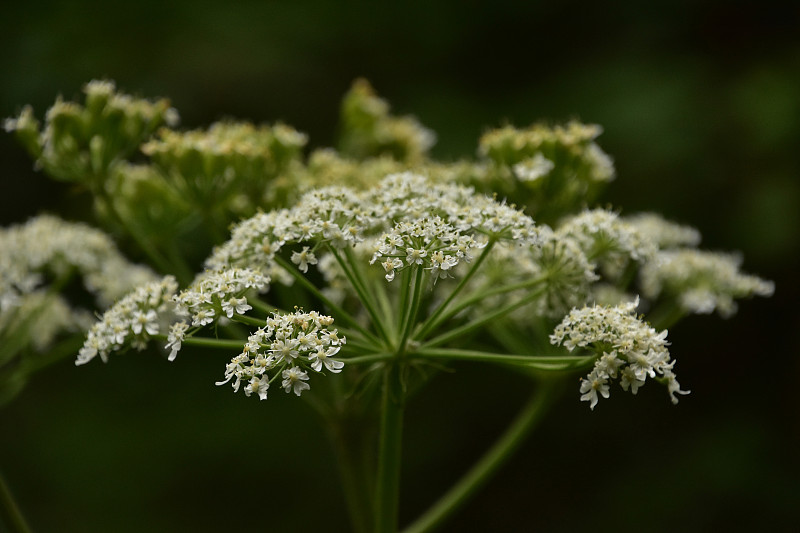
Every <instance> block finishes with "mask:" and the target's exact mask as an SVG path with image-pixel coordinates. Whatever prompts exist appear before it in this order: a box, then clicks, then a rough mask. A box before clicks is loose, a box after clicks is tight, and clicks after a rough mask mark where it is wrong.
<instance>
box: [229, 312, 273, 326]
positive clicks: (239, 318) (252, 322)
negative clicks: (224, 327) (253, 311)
mask: <svg viewBox="0 0 800 533" xmlns="http://www.w3.org/2000/svg"><path fill="white" fill-rule="evenodd" d="M231 320H233V321H234V322H239V323H240V324H247V325H248V326H256V327H257V328H263V327H264V325H265V324H266V321H265V320H264V319H263V318H253V317H252V316H247V315H233V316H232V317H231Z"/></svg>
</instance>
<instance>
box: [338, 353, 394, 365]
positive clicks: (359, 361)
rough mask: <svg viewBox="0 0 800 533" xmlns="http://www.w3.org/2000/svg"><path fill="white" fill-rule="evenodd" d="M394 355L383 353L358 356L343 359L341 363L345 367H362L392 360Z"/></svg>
mask: <svg viewBox="0 0 800 533" xmlns="http://www.w3.org/2000/svg"><path fill="white" fill-rule="evenodd" d="M393 357H394V354H392V353H388V352H383V353H373V354H367V355H359V356H357V357H343V358H342V361H343V362H344V363H345V364H347V365H363V364H367V363H375V362H379V361H386V360H388V359H392V358H393Z"/></svg>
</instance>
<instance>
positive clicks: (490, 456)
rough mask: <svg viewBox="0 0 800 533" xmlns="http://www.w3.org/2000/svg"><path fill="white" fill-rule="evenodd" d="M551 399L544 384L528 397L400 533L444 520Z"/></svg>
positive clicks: (421, 531) (423, 532)
mask: <svg viewBox="0 0 800 533" xmlns="http://www.w3.org/2000/svg"><path fill="white" fill-rule="evenodd" d="M552 399H553V390H552V387H551V386H549V385H545V386H544V388H543V390H541V391H540V392H539V393H538V394H535V395H533V396H532V397H531V399H530V400H529V401H528V403H527V404H526V405H525V407H524V408H523V409H522V411H520V413H519V414H518V415H517V417H516V418H515V419H514V421H513V422H512V423H511V425H510V426H509V427H508V428H507V429H506V431H505V432H504V433H503V435H501V436H500V438H499V439H497V441H496V442H495V443H494V444H493V445H492V447H491V448H489V449H488V450H487V451H486V453H484V455H483V457H481V458H480V459H479V460H478V462H477V463H475V465H473V467H472V468H471V469H470V470H469V471H468V472H467V473H466V474H464V476H462V477H461V479H459V480H458V481H457V482H456V484H455V485H453V486H452V487H451V488H450V490H448V491H447V492H446V493H445V494H444V495H443V496H442V497H441V498H440V499H439V500H438V501H437V502H436V503H435V504H434V505H433V506H431V508H430V509H428V510H427V511H426V512H425V513H424V514H423V515H422V516H420V517H419V518H418V519H417V520H416V521H414V522H413V523H412V524H411V525H410V526H408V527H407V528H406V529H404V530H403V533H427V532H430V531H433V530H434V529H435V528H437V527H439V526H441V525H442V523H444V521H445V520H446V519H447V518H449V517H450V516H451V515H452V514H453V513H455V512H456V511H457V510H458V509H459V508H460V507H462V506H463V505H464V504H465V503H467V501H468V500H469V498H470V497H472V496H473V495H474V494H475V493H476V492H477V491H478V489H480V488H481V487H482V486H483V485H484V483H486V481H487V480H488V479H489V478H490V477H491V476H492V475H493V474H494V473H495V472H496V471H497V470H498V469H499V468H500V467H501V466H502V465H503V464H504V463H505V462H506V461H508V459H509V458H510V457H511V455H512V454H513V453H514V452H515V451H516V450H517V449H518V448H519V446H520V445H521V444H522V442H523V441H524V440H525V438H526V437H527V436H528V435H529V434H530V432H531V430H533V428H534V427H536V425H537V424H538V423H539V421H541V419H542V417H543V415H544V414H545V413H546V412H547V407H549V405H550V404H551V402H552Z"/></svg>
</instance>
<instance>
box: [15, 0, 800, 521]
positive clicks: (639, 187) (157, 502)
mask: <svg viewBox="0 0 800 533" xmlns="http://www.w3.org/2000/svg"><path fill="white" fill-rule="evenodd" d="M792 6H795V7H792ZM796 6H797V3H792V2H761V3H758V4H756V3H752V4H751V3H743V2H736V1H726V2H722V1H719V2H717V1H669V2H667V1H659V0H656V1H653V2H646V3H642V2H633V1H624V2H615V3H614V4H613V7H612V6H610V5H602V3H599V2H593V3H588V2H574V1H561V2H548V3H545V2H538V1H531V2H510V1H503V0H495V1H493V2H491V3H489V5H480V4H479V3H477V2H427V3H422V2H420V3H412V5H408V6H401V5H373V4H372V3H368V2H341V3H339V2H324V1H314V2H299V1H298V2H288V1H287V2H259V1H248V2H238V3H236V4H235V5H229V6H225V7H223V6H222V3H215V4H211V3H204V2H197V1H196V0H194V1H188V0H181V1H175V2H162V1H154V0H140V1H137V2H128V3H111V2H100V1H94V2H91V1H86V0H82V1H73V2H40V1H35V0H29V1H27V2H15V3H13V4H12V3H9V5H6V6H4V7H2V8H0V12H2V17H1V18H2V19H3V21H4V23H3V24H2V26H3V28H2V31H0V72H2V79H1V80H0V115H2V116H11V115H14V114H16V113H17V112H18V111H19V110H20V108H21V106H22V105H24V104H32V105H33V107H34V109H35V111H36V112H37V116H39V117H40V118H41V117H42V116H43V114H44V111H45V110H46V109H47V108H48V107H49V105H50V104H51V103H52V102H53V100H54V98H55V96H56V95H57V94H61V95H63V96H64V97H65V98H66V99H73V98H77V97H78V96H79V93H80V90H81V87H82V85H83V84H84V83H85V82H87V81H89V80H90V79H93V78H109V79H113V80H116V82H117V84H118V86H119V87H120V88H121V89H122V90H124V91H126V92H130V93H135V94H140V95H142V96H147V97H156V96H167V97H169V98H171V99H172V101H173V104H174V106H175V107H176V108H177V109H178V110H179V111H180V114H181V118H182V126H183V127H187V128H195V127H202V126H205V125H208V124H209V123H210V122H212V121H214V120H217V119H220V118H223V117H235V118H241V119H250V120H253V121H256V122H262V121H269V122H272V121H275V120H283V121H286V122H288V123H289V124H291V125H293V126H295V127H297V128H298V129H300V130H301V131H305V132H307V133H308V134H309V135H310V139H311V146H312V147H316V146H329V145H331V144H332V142H333V140H334V136H335V131H336V118H337V113H338V103H339V99H340V98H341V96H342V94H343V93H344V92H345V91H346V90H347V88H348V87H349V84H350V83H351V81H352V80H353V79H354V78H356V77H358V76H364V77H367V78H368V79H369V80H370V81H371V82H372V83H373V85H374V86H375V87H376V89H377V90H378V91H379V93H380V94H381V95H383V96H385V97H386V98H387V99H388V100H389V101H390V103H391V104H392V105H393V109H394V110H395V111H396V112H397V113H398V114H414V115H416V116H417V117H418V118H419V119H420V120H421V121H422V123H424V124H425V125H427V126H428V127H430V128H432V129H434V130H435V131H436V132H437V134H438V137H439V142H438V144H437V146H436V147H435V148H434V155H435V156H436V157H438V158H441V159H445V160H447V159H455V158H458V157H463V156H471V155H473V154H474V152H475V148H476V146H477V138H478V136H479V135H480V134H481V133H482V132H483V131H484V130H485V128H487V127H490V126H497V125H501V124H503V123H512V124H515V125H518V126H525V125H528V124H529V123H531V122H533V121H535V120H539V119H549V120H553V121H561V120H566V119H570V118H579V119H581V120H583V121H585V122H594V123H599V124H601V125H603V127H604V128H605V133H604V134H603V135H602V136H601V137H600V139H599V140H600V144H601V145H602V146H603V148H604V149H605V150H606V151H607V152H608V153H610V154H611V155H612V156H613V157H614V159H615V163H616V167H617V172H618V178H617V180H616V181H615V182H614V183H613V184H612V185H611V187H610V188H609V190H608V191H607V194H606V195H605V196H604V199H603V200H604V201H607V202H610V203H613V205H615V206H617V207H621V208H623V210H624V213H632V212H636V211H641V210H656V211H659V212H661V213H663V214H665V215H666V216H667V217H669V218H672V219H675V220H677V221H680V222H683V223H688V224H691V225H694V226H696V227H698V228H699V229H700V230H701V231H702V233H703V235H704V244H703V245H704V247H706V248H711V249H721V250H740V251H742V252H743V253H744V256H745V258H746V259H745V263H744V268H745V270H747V271H750V272H753V273H757V274H759V275H761V276H763V277H765V278H768V279H773V280H775V281H776V287H777V288H776V294H775V296H774V297H773V298H771V299H759V300H754V301H749V302H742V304H741V309H740V312H739V314H738V315H737V316H735V317H734V318H732V319H730V320H727V321H725V320H721V319H719V318H717V317H696V318H694V319H690V320H688V321H686V322H685V323H682V324H681V325H680V327H678V328H677V329H675V331H672V332H670V339H671V340H672V353H673V355H674V356H675V358H676V359H677V361H678V364H677V367H676V371H677V373H678V375H679V377H680V380H681V384H682V385H684V388H690V389H692V391H693V392H692V394H691V395H690V396H688V397H685V398H683V399H682V400H681V403H680V404H679V405H678V406H672V405H671V404H670V403H669V401H668V399H667V397H666V394H665V393H664V391H663V390H660V388H659V387H657V386H655V385H653V386H650V387H645V388H644V389H643V390H642V391H641V392H640V393H639V395H638V396H637V397H635V398H634V397H632V396H630V395H628V394H624V393H622V392H620V391H615V394H614V395H613V396H612V398H611V399H610V400H608V401H603V402H601V403H600V405H599V406H598V408H597V409H596V410H595V412H590V411H589V409H588V408H587V405H586V404H585V403H581V402H579V401H578V391H577V388H578V387H577V378H576V384H575V387H574V389H575V390H570V391H569V392H568V394H567V396H566V397H565V398H564V399H563V400H562V401H561V403H560V404H559V406H558V408H557V409H556V410H555V411H554V412H553V413H552V415H551V416H549V417H548V419H547V420H546V422H545V423H544V425H543V426H542V427H541V428H540V430H539V431H538V432H537V433H536V434H535V435H534V436H533V438H532V439H531V440H530V441H529V442H528V443H527V445H526V446H525V448H524V449H523V450H521V452H520V453H519V455H518V456H517V457H515V459H514V460H513V461H512V462H511V463H510V465H509V466H508V467H506V468H505V469H503V470H502V471H501V473H500V474H499V475H498V476H497V477H496V478H495V479H493V481H492V482H491V483H490V484H489V485H488V486H487V487H486V488H485V489H484V490H482V491H481V493H480V494H479V495H478V497H477V498H476V499H475V500H474V501H473V502H471V503H470V505H469V506H468V507H467V508H466V509H465V510H464V511H463V512H461V513H460V514H459V515H458V516H457V517H456V518H455V519H454V520H453V521H452V522H451V523H450V524H449V525H448V526H447V527H446V528H444V531H556V532H571V531H579V530H589V529H590V530H592V531H609V532H611V531H641V530H644V531H673V530H680V531H722V530H727V531H756V530H758V531H763V530H767V529H770V530H772V531H781V530H785V531H796V529H794V528H795V527H797V526H796V524H795V525H793V526H790V525H789V524H790V522H789V521H790V520H793V519H796V516H797V512H796V511H797V505H798V502H800V459H798V449H799V446H798V445H799V444H800V399H798V398H800V395H798V392H797V391H795V388H796V387H798V383H800V357H798V355H800V354H798V349H797V347H796V346H797V345H796V344H795V343H794V341H792V340H791V337H792V336H793V334H794V333H795V332H797V331H798V330H800V313H798V311H797V301H798V296H800V294H799V291H798V282H797V272H798V270H800V262H799V261H798V247H799V245H800V156H798V149H797V146H798V143H799V141H800V10H799V9H798V7H796ZM0 156H1V157H2V161H3V162H4V165H3V169H2V177H0V179H2V184H3V185H2V195H0V220H1V221H2V223H3V224H9V223H12V222H21V221H24V220H25V219H26V218H27V217H29V216H31V215H33V214H36V213H38V212H41V211H55V212H59V213H62V214H66V216H69V217H71V218H73V219H79V218H82V217H83V205H84V204H82V203H81V202H80V201H79V197H78V196H77V195H76V194H75V192H74V191H71V190H70V189H69V187H67V186H63V185H59V184H54V183H53V182H51V181H49V180H48V179H47V178H45V177H44V176H42V175H41V174H39V173H37V172H35V171H34V170H33V168H32V164H31V161H30V160H29V159H28V157H27V156H26V154H25V153H24V152H23V150H22V149H21V148H20V147H19V146H18V145H17V144H16V143H15V142H14V140H13V139H12V138H11V137H10V136H9V135H6V134H3V135H0ZM187 355H191V356H181V357H179V358H178V360H177V361H176V362H175V363H172V364H168V363H166V361H165V360H164V359H163V358H161V357H159V356H157V355H156V354H152V353H143V354H140V355H136V354H132V355H129V356H125V357H119V358H116V359H113V360H112V361H111V362H110V363H109V364H108V365H102V364H100V363H97V364H91V365H89V366H88V367H82V368H80V369H77V368H76V367H74V366H73V364H72V362H71V361H64V362H63V363H61V364H58V365H56V366H53V367H51V368H49V369H47V370H46V371H44V372H42V373H40V374H39V375H37V376H35V377H34V379H33V380H32V381H31V383H30V384H29V385H28V387H27V388H26V389H25V390H24V391H23V392H22V394H21V395H20V396H18V397H17V398H16V399H15V400H14V402H13V403H11V404H10V405H8V406H6V407H5V408H4V409H3V410H2V411H1V412H0V469H2V470H3V472H4V474H5V476H6V478H7V480H8V482H9V484H10V485H11V487H12V488H13V489H14V491H15V493H16V494H17V497H18V500H19V502H20V505H21V507H22V509H23V511H24V512H25V514H26V515H27V516H28V518H29V521H30V522H31V524H32V526H33V529H34V530H35V531H38V532H50V531H53V532H72V531H76V532H77V531H79V532H87V533H88V532H108V531H114V532H140V531H148V532H173V531H198V532H206V531H209V532H210V531H220V530H226V529H233V528H236V529H244V528H248V529H250V530H257V531H315V530H322V529H324V530H325V531H331V532H334V531H347V524H346V521H345V517H346V512H345V509H344V504H343V501H342V498H341V496H340V495H339V492H338V485H337V483H338V482H337V479H336V469H335V466H334V465H333V457H332V454H331V453H330V451H329V449H328V444H327V442H326V440H325V434H324V432H323V431H322V430H321V429H320V428H319V424H318V423H317V422H318V421H317V420H315V419H314V415H313V414H312V412H311V411H310V410H309V409H308V408H306V407H305V406H304V405H303V404H302V403H301V402H297V401H293V400H294V398H285V397H284V395H282V394H274V395H273V397H272V398H271V399H270V400H269V401H268V402H264V403H259V402H256V401H253V400H252V399H246V398H245V397H244V396H243V395H233V394H231V393H230V391H229V390H228V389H227V388H226V389H222V388H215V387H214V386H213V382H214V381H215V380H217V379H219V376H221V373H222V368H223V365H224V364H225V356H224V355H220V354H218V353H208V354H204V353H202V352H200V353H197V354H196V355H193V354H187ZM526 387H527V382H526V381H524V380H517V379H516V378H514V377H512V376H509V375H507V374H505V373H502V372H499V371H493V370H492V371H489V370H487V369H486V368H485V367H465V368H463V370H461V371H460V372H458V373H456V374H447V375H443V376H441V377H439V378H437V379H436V380H435V381H434V382H433V383H432V384H431V386H430V387H429V388H428V389H427V390H426V391H425V392H424V393H423V394H422V395H420V396H419V397H418V398H416V399H415V400H414V402H413V403H412V404H411V406H410V408H409V413H408V414H409V422H408V427H407V433H406V437H407V438H406V442H405V452H406V468H405V470H404V473H403V476H404V477H403V501H402V504H401V520H405V521H407V520H410V519H411V518H413V517H414V516H415V515H416V514H417V513H418V512H420V511H421V510H422V509H423V508H424V507H425V505H426V504H427V503H429V502H430V501H431V500H432V499H433V498H435V497H436V495H437V494H439V493H440V492H441V491H442V490H444V488H445V487H446V486H447V485H448V484H449V482H450V481H452V480H453V479H454V477H455V476H456V475H457V474H458V473H459V472H461V471H462V470H463V469H464V468H465V467H466V465H468V464H469V462H470V459H471V458H473V457H475V456H476V455H477V454H478V453H479V452H480V450H482V449H483V448H484V447H485V446H486V445H487V444H488V443H489V442H490V441H491V439H492V436H493V435H494V434H495V433H496V432H498V431H499V430H500V428H501V427H503V425H504V424H505V423H506V422H507V420H509V419H510V418H511V417H512V416H513V413H514V410H515V409H516V408H517V406H518V405H519V404H520V402H521V400H522V399H523V398H524V397H525V396H526V390H525V389H526Z"/></svg>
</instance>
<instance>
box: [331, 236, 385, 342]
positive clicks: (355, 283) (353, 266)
mask: <svg viewBox="0 0 800 533" xmlns="http://www.w3.org/2000/svg"><path fill="white" fill-rule="evenodd" d="M328 249H329V250H330V252H331V254H333V257H334V258H336V261H337V262H338V263H339V266H340V267H342V270H343V271H344V274H345V276H347V279H348V280H349V281H350V285H351V286H352V287H353V289H354V290H355V291H356V294H358V297H359V299H360V300H361V303H362V304H363V305H364V309H366V310H367V313H368V314H369V316H370V318H371V319H372V323H373V324H374V325H375V329H377V330H378V334H379V335H380V336H381V337H382V338H383V339H384V340H385V341H386V342H390V340H389V339H390V337H389V334H388V332H387V330H386V327H385V325H384V323H383V320H381V317H380V316H378V311H377V310H376V308H375V302H373V301H372V295H371V294H370V293H369V291H368V290H367V288H366V285H364V283H363V280H364V276H363V275H362V273H361V272H359V270H358V267H357V261H356V260H355V258H354V257H353V252H351V251H350V249H349V248H345V255H346V256H347V259H348V261H345V260H344V259H342V256H341V255H339V253H338V252H337V251H336V249H335V248H334V247H333V246H331V245H330V244H329V245H328ZM348 263H349V264H348Z"/></svg>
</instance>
